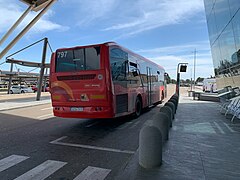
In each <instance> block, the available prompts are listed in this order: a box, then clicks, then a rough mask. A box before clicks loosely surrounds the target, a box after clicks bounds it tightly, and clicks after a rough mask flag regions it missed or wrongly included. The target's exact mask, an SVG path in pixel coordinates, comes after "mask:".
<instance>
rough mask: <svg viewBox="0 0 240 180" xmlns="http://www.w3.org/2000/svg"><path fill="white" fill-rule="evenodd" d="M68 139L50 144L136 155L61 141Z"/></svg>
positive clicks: (124, 151) (59, 139)
mask: <svg viewBox="0 0 240 180" xmlns="http://www.w3.org/2000/svg"><path fill="white" fill-rule="evenodd" d="M66 138H67V136H63V137H60V138H58V139H56V140H54V141H51V142H50V143H51V144H57V145H63V146H70V147H78V148H85V149H93V150H100V151H109V152H116V153H125V154H134V153H135V152H134V151H129V150H121V149H113V148H105V147H99V146H90V145H84V144H73V143H65V142H60V141H61V140H63V139H66Z"/></svg>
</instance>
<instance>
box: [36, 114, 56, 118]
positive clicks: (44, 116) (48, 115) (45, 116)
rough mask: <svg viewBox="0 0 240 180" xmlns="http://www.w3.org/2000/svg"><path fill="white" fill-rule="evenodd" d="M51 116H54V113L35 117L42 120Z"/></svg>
mask: <svg viewBox="0 0 240 180" xmlns="http://www.w3.org/2000/svg"><path fill="white" fill-rule="evenodd" d="M52 117H54V115H53V114H52V113H51V114H45V115H42V116H38V117H37V119H40V120H44V119H48V118H52Z"/></svg>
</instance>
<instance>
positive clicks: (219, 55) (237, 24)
mask: <svg viewBox="0 0 240 180" xmlns="http://www.w3.org/2000/svg"><path fill="white" fill-rule="evenodd" d="M204 5H205V12H206V18H207V25H208V33H209V40H210V46H211V51H212V59H213V65H214V71H215V76H216V81H217V87H218V88H219V89H220V88H223V87H225V86H229V85H230V86H232V87H236V86H238V87H240V0H204Z"/></svg>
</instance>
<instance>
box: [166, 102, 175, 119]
mask: <svg viewBox="0 0 240 180" xmlns="http://www.w3.org/2000/svg"><path fill="white" fill-rule="evenodd" d="M164 106H168V107H170V108H171V109H172V112H173V119H174V114H175V105H174V104H173V102H166V103H165V105H164Z"/></svg>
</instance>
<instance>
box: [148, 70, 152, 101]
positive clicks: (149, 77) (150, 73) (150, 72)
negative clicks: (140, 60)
mask: <svg viewBox="0 0 240 180" xmlns="http://www.w3.org/2000/svg"><path fill="white" fill-rule="evenodd" d="M151 76H152V69H151V68H150V67H147V94H148V106H150V105H151V104H152V93H151V92H152V78H151Z"/></svg>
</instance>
